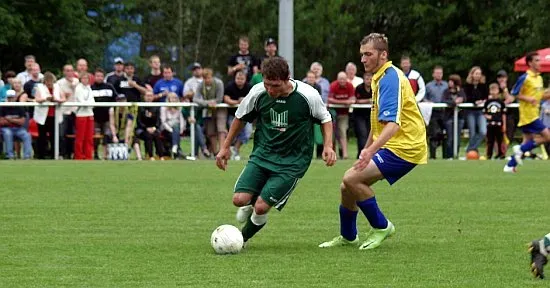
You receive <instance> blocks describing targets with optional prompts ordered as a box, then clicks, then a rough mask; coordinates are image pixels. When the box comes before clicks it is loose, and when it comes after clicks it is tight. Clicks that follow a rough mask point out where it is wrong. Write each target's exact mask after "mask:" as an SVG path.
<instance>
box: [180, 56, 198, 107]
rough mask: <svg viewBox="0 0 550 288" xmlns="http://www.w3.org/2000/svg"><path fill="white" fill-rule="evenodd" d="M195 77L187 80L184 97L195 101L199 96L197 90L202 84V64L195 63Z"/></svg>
mask: <svg viewBox="0 0 550 288" xmlns="http://www.w3.org/2000/svg"><path fill="white" fill-rule="evenodd" d="M192 71H193V77H191V78H189V79H187V81H185V84H184V85H183V97H185V98H186V99H190V100H191V99H193V96H195V95H196V94H197V88H198V87H199V84H201V83H202V66H201V64H200V63H197V62H195V63H193V70H192Z"/></svg>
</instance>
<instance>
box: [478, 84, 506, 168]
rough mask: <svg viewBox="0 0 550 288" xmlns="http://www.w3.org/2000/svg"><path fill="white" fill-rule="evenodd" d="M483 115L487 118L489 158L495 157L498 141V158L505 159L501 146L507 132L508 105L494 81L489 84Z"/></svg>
mask: <svg viewBox="0 0 550 288" xmlns="http://www.w3.org/2000/svg"><path fill="white" fill-rule="evenodd" d="M483 115H484V116H485V118H486V119H487V159H491V158H492V157H493V148H494V144H495V141H496V144H497V147H496V148H497V151H498V155H497V157H496V158H497V159H504V158H505V155H504V154H503V153H502V150H501V149H500V147H501V146H502V140H503V138H504V133H506V105H505V104H504V102H503V101H502V99H501V97H500V90H499V87H498V84H496V83H492V84H491V85H489V99H488V100H487V101H486V102H485V106H484V107H483Z"/></svg>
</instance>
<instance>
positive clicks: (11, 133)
mask: <svg viewBox="0 0 550 288" xmlns="http://www.w3.org/2000/svg"><path fill="white" fill-rule="evenodd" d="M2 136H3V138H4V143H6V154H7V156H8V158H9V159H13V158H15V154H14V153H13V138H14V137H17V138H18V139H19V140H21V141H22V142H23V158H24V159H30V158H31V154H32V139H31V134H29V132H28V131H27V129H25V128H24V127H2Z"/></svg>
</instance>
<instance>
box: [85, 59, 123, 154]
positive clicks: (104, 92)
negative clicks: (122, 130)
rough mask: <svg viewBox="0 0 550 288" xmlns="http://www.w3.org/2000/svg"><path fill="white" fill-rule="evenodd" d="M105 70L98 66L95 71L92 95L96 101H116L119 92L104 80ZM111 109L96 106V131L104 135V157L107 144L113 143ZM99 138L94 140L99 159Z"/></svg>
mask: <svg viewBox="0 0 550 288" xmlns="http://www.w3.org/2000/svg"><path fill="white" fill-rule="evenodd" d="M104 78H105V71H103V69H101V68H98V69H96V70H95V73H94V83H93V84H92V86H91V88H92V95H93V96H94V100H95V102H115V99H116V97H117V93H116V90H115V88H114V87H113V85H111V84H109V83H105V82H103V80H104ZM109 109H111V107H94V125H95V133H96V134H102V135H103V159H106V158H107V144H109V143H112V137H113V131H111V127H110V122H109ZM98 147H99V140H97V139H95V141H94V158H95V159H99V156H98V154H97V148H98Z"/></svg>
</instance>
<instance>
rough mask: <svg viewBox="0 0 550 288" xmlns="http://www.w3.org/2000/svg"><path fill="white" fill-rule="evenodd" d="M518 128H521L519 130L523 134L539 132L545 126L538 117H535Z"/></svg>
mask: <svg viewBox="0 0 550 288" xmlns="http://www.w3.org/2000/svg"><path fill="white" fill-rule="evenodd" d="M519 128H521V132H523V133H525V134H540V133H541V132H542V131H543V130H544V129H546V126H544V123H542V121H540V119H537V120H535V121H533V122H531V123H529V124H525V125H523V126H521V127H519Z"/></svg>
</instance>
